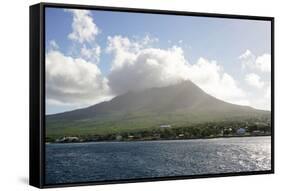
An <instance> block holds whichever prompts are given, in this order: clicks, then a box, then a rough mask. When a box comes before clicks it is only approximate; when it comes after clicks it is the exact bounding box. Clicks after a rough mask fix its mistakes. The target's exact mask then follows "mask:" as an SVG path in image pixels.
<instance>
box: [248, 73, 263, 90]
mask: <svg viewBox="0 0 281 191" xmlns="http://www.w3.org/2000/svg"><path fill="white" fill-rule="evenodd" d="M245 81H246V82H247V84H248V85H250V86H253V87H256V88H259V89H261V88H263V86H264V82H263V81H261V78H260V76H259V75H257V74H255V73H250V74H247V75H246V77H245Z"/></svg>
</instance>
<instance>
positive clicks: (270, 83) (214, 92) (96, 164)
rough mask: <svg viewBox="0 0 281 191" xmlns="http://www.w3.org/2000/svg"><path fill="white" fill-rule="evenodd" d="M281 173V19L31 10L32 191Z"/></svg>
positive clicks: (82, 8)
mask: <svg viewBox="0 0 281 191" xmlns="http://www.w3.org/2000/svg"><path fill="white" fill-rule="evenodd" d="M273 172H274V18H272V17H261V16H246V15H243V16H242V15H225V14H210V13H193V12H180V11H167V10H148V9H146V10H144V9H131V8H119V7H118V8H117V7H99V6H86V5H67V4H50V3H40V4H37V5H33V6H31V7H30V184H31V185H33V186H36V187H40V188H47V187H58V186H74V185H89V184H93V185H94V184H108V183H125V182H140V181H159V180H174V179H186V178H203V177H223V176H236V175H254V174H267V173H273Z"/></svg>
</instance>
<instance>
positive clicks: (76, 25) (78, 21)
mask: <svg viewBox="0 0 281 191" xmlns="http://www.w3.org/2000/svg"><path fill="white" fill-rule="evenodd" d="M66 11H67V12H70V13H72V15H73V21H72V32H71V33H70V34H69V35H68V38H69V39H71V40H74V41H77V42H79V43H84V42H88V43H89V42H93V41H95V38H96V36H97V35H98V34H99V32H100V30H99V28H98V27H97V25H96V24H95V23H94V20H93V18H92V17H91V12H90V11H88V10H78V9H67V10H66Z"/></svg>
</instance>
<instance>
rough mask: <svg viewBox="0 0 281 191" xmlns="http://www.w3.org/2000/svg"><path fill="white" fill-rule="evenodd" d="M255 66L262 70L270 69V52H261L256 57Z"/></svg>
mask: <svg viewBox="0 0 281 191" xmlns="http://www.w3.org/2000/svg"><path fill="white" fill-rule="evenodd" d="M256 67H257V68H258V69H259V70H260V71H262V72H270V71H271V56H270V54H263V55H261V56H258V57H257V59H256Z"/></svg>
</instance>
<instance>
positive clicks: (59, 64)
mask: <svg viewBox="0 0 281 191" xmlns="http://www.w3.org/2000/svg"><path fill="white" fill-rule="evenodd" d="M108 92H109V88H108V85H107V79H106V78H104V77H103V75H102V73H101V71H100V70H99V68H98V67H97V66H96V65H95V64H93V63H90V62H87V61H85V60H84V59H81V58H77V59H74V58H72V57H70V56H65V55H63V54H62V53H61V52H59V51H50V52H48V53H47V55H46V95H47V100H48V101H49V102H51V103H60V104H72V105H77V104H80V105H83V104H88V103H89V104H92V103H94V102H96V100H101V99H103V98H106V97H107V96H108Z"/></svg>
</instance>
